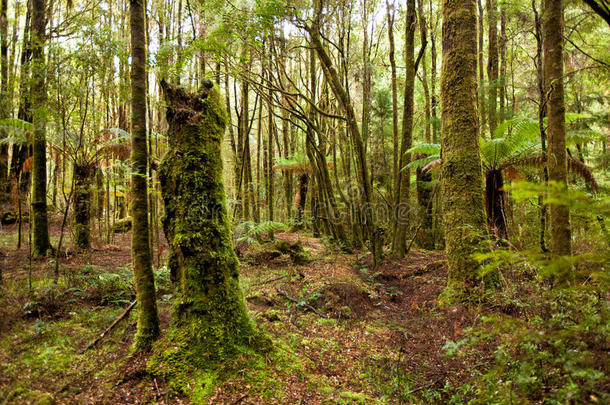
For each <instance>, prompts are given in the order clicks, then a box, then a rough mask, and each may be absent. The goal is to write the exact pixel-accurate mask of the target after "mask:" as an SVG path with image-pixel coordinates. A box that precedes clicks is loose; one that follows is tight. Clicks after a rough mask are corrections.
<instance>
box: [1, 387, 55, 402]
mask: <svg viewBox="0 0 610 405" xmlns="http://www.w3.org/2000/svg"><path fill="white" fill-rule="evenodd" d="M54 403H55V400H54V399H53V396H52V395H51V394H49V393H47V392H42V391H38V390H34V391H28V390H27V389H25V388H17V389H15V390H14V391H13V392H11V393H10V394H9V395H8V397H7V398H6V399H5V400H4V402H3V404H4V405H9V404H31V405H53V404H54Z"/></svg>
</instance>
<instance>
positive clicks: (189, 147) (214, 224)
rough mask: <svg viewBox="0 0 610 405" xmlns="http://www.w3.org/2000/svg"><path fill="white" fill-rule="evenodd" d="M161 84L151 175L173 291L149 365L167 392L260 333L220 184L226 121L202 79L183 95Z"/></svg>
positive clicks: (248, 348) (213, 89)
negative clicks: (160, 147) (168, 318)
mask: <svg viewBox="0 0 610 405" xmlns="http://www.w3.org/2000/svg"><path fill="white" fill-rule="evenodd" d="M161 86H162V88H163V91H164V94H165V100H166V102H167V105H168V107H167V121H168V123H169V151H168V152H167V154H166V155H165V157H164V158H163V161H162V163H161V165H160V171H159V176H160V181H161V189H162V196H163V201H164V203H165V217H164V218H163V229H164V232H165V235H166V237H167V240H168V243H169V246H170V251H169V266H170V269H171V274H172V279H173V281H174V289H175V291H174V302H173V307H172V325H171V326H170V330H169V333H168V336H167V337H166V339H165V340H164V342H162V343H161V347H160V348H159V352H158V354H157V355H156V356H154V357H153V358H152V360H151V362H150V364H149V367H150V369H151V371H152V372H153V373H155V374H157V375H164V376H166V377H168V378H169V379H170V381H171V382H172V384H173V386H174V387H175V388H178V389H186V387H187V384H190V382H189V380H192V379H193V378H196V374H195V373H193V372H194V371H196V370H197V371H202V370H210V369H213V368H214V367H215V365H218V364H220V363H222V362H223V361H224V360H225V359H227V358H231V357H233V356H235V355H237V354H239V353H244V352H252V351H253V349H255V348H256V347H257V346H259V345H260V342H261V341H262V340H261V338H260V337H261V336H262V335H260V334H258V333H257V331H256V329H255V327H254V323H253V322H252V320H251V318H250V317H249V315H248V313H247V310H246V306H245V301H244V298H243V296H242V292H241V290H240V288H239V282H238V260H237V257H236V255H235V252H234V250H233V241H232V238H231V229H230V225H229V220H228V214H227V208H226V201H225V190H224V185H223V182H222V160H221V152H220V150H221V140H222V138H223V135H224V130H225V125H226V119H227V118H226V112H225V109H224V106H223V103H222V100H221V98H220V93H219V91H218V88H217V86H214V85H213V84H212V83H211V82H209V81H207V80H206V81H204V83H203V86H202V87H203V88H202V90H201V91H200V92H197V93H191V94H189V93H186V92H185V91H184V90H183V89H181V88H176V87H173V86H171V85H170V84H168V83H167V82H165V81H162V83H161ZM190 387H191V389H193V386H192V385H190Z"/></svg>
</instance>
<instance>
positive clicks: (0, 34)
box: [0, 0, 10, 202]
mask: <svg viewBox="0 0 610 405" xmlns="http://www.w3.org/2000/svg"><path fill="white" fill-rule="evenodd" d="M7 9H8V1H7V0H1V1H0V41H1V42H0V76H1V77H0V79H1V83H0V118H7V117H8V116H9V113H10V101H9V100H10V99H9V95H8V38H7V36H8V19H7V15H6V14H7ZM3 135H4V134H3V133H0V136H2V138H3V137H4V136H3ZM2 138H0V139H2ZM9 190H10V186H9V181H8V144H1V145H0V202H3V201H5V200H6V197H7V193H8V192H9Z"/></svg>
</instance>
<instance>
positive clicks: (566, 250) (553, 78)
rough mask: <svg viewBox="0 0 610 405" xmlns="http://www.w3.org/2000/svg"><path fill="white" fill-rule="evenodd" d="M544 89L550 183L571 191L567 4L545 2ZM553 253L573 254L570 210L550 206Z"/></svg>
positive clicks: (568, 275) (565, 275) (566, 273)
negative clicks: (566, 76)
mask: <svg viewBox="0 0 610 405" xmlns="http://www.w3.org/2000/svg"><path fill="white" fill-rule="evenodd" d="M542 13H543V14H542V47H543V51H544V87H545V89H546V94H547V100H546V101H547V115H548V142H549V145H548V149H547V167H548V172H549V180H550V181H552V182H556V183H557V184H558V185H560V186H562V187H564V188H567V176H568V163H567V154H566V123H565V108H566V107H565V97H564V88H563V25H564V23H563V1H562V0H544V2H543V11H542ZM550 233H551V252H552V253H553V254H555V255H562V256H566V255H571V254H572V232H571V229H570V210H569V207H568V206H567V205H561V204H550ZM564 267H565V268H563V269H562V274H559V275H558V276H559V281H560V282H565V281H569V280H570V279H572V278H573V273H572V267H571V266H570V265H567V264H566V266H564Z"/></svg>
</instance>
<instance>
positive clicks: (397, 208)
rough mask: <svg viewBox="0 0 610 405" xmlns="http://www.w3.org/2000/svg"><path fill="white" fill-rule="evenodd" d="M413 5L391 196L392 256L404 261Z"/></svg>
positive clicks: (410, 140) (410, 136) (408, 23)
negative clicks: (395, 177)
mask: <svg viewBox="0 0 610 405" xmlns="http://www.w3.org/2000/svg"><path fill="white" fill-rule="evenodd" d="M414 43H415V2H414V1H409V2H408V3H407V18H406V27H405V65H406V66H405V75H406V78H405V93H404V102H403V114H402V139H401V144H400V169H399V172H398V178H399V181H398V184H397V189H396V192H395V193H394V196H395V199H394V218H393V219H394V221H393V223H394V239H393V241H392V254H393V255H394V256H396V257H404V256H405V254H406V252H407V230H408V228H409V214H410V201H409V192H410V184H411V171H410V170H409V169H404V167H405V166H406V165H407V164H408V163H409V161H410V159H411V156H410V154H407V153H406V151H407V150H408V149H410V148H411V145H412V143H413V94H414V88H415V58H414V53H415V45H414Z"/></svg>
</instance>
